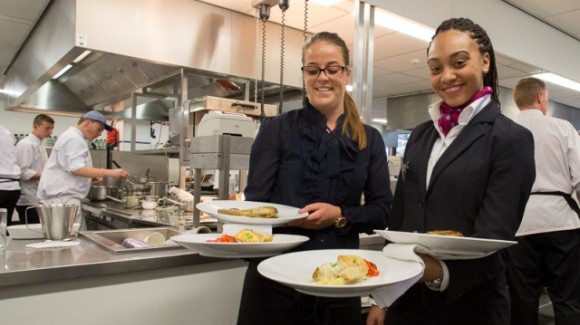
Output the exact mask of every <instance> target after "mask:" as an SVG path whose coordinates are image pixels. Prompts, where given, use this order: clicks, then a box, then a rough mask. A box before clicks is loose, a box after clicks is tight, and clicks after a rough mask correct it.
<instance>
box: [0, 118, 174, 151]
mask: <svg viewBox="0 0 580 325" xmlns="http://www.w3.org/2000/svg"><path fill="white" fill-rule="evenodd" d="M37 114H40V112H33V113H24V112H14V111H7V110H2V109H0V124H2V125H3V126H4V127H6V128H7V129H8V130H10V131H12V134H28V133H30V131H32V120H33V119H34V117H35V116H36V115H37ZM46 114H47V115H49V116H50V117H52V118H53V119H54V122H55V124H54V132H53V136H57V137H58V136H60V135H61V134H62V133H63V132H64V131H66V130H67V129H68V128H69V127H71V126H75V125H76V124H77V122H78V120H79V117H78V116H61V115H54V114H51V112H46ZM109 123H110V122H109ZM117 126H119V127H120V132H121V136H122V138H121V140H123V142H124V144H123V146H122V147H121V150H123V151H130V150H131V146H130V142H131V124H130V121H123V122H119V123H118V124H117ZM153 128H154V129H155V135H156V138H155V139H153V138H151V137H150V125H149V121H145V120H138V121H137V135H136V140H137V146H136V148H137V149H138V150H145V149H152V147H155V146H156V145H157V143H158V142H159V143H160V144H164V143H165V142H167V139H168V134H169V128H168V126H161V125H159V124H155V125H154V126H153ZM106 136H107V133H106V132H103V134H102V135H101V136H100V137H99V139H106Z"/></svg>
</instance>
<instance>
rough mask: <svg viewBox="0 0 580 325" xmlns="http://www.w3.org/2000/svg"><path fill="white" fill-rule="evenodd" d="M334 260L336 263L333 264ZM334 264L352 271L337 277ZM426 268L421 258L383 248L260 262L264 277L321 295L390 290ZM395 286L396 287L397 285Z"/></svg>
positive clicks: (294, 254) (323, 252) (314, 253)
mask: <svg viewBox="0 0 580 325" xmlns="http://www.w3.org/2000/svg"><path fill="white" fill-rule="evenodd" d="M331 261H336V262H333V263H329V262H331ZM334 264H344V265H345V266H344V267H345V269H348V270H349V271H348V272H344V271H343V272H338V273H341V275H340V277H343V278H342V279H339V280H336V277H335V275H334V273H335V271H334V270H335V267H336V266H335V265H334ZM422 271H423V266H422V265H421V264H420V263H419V262H417V261H407V260H399V259H395V258H391V257H388V256H385V255H384V254H383V252H381V251H371V250H362V249H319V250H310V251H301V252H292V253H285V254H282V255H278V256H274V257H270V258H268V259H266V260H264V261H262V262H260V264H259V265H258V272H260V274H261V275H263V276H264V277H266V278H268V279H270V280H273V281H276V282H280V283H282V284H284V285H287V286H289V287H291V288H294V289H296V290H298V291H300V292H303V293H307V294H309V295H314V296H321V297H356V296H366V295H369V294H370V293H371V292H372V291H373V290H375V289H377V288H385V289H386V290H390V289H388V288H387V287H389V286H391V285H395V284H398V283H400V282H402V281H407V280H410V279H412V278H414V277H416V276H419V275H420V274H421V272H422ZM313 273H314V274H313ZM327 274H330V276H328V278H327V279H328V281H327V280H324V278H325V277H326V275H327ZM317 279H319V280H321V281H322V282H323V283H324V284H323V283H321V282H319V281H318V280H317ZM392 288H393V289H396V288H397V285H395V286H393V287H392Z"/></svg>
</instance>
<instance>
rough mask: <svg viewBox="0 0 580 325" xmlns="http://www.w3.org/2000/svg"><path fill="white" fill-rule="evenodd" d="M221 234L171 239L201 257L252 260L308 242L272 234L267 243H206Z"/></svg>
mask: <svg viewBox="0 0 580 325" xmlns="http://www.w3.org/2000/svg"><path fill="white" fill-rule="evenodd" d="M221 235H222V234H218V233H211V234H183V235H177V236H174V237H171V240H173V241H174V242H176V243H178V244H180V245H181V246H183V247H185V248H188V249H191V250H194V251H196V252H198V253H199V254H200V255H203V256H210V257H228V258H253V257H266V256H272V255H277V254H279V253H282V252H284V251H287V250H289V249H292V248H294V247H296V246H298V245H300V244H301V243H303V242H305V241H307V240H308V237H306V236H299V235H285V234H274V235H273V238H272V241H271V242H268V243H214V242H207V241H208V240H210V239H211V240H214V239H216V238H218V237H220V236H221Z"/></svg>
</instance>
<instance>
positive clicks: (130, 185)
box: [125, 178, 151, 192]
mask: <svg viewBox="0 0 580 325" xmlns="http://www.w3.org/2000/svg"><path fill="white" fill-rule="evenodd" d="M125 189H126V190H127V192H130V191H139V192H149V191H150V190H151V185H149V184H147V183H142V182H135V181H131V180H129V179H128V178H125Z"/></svg>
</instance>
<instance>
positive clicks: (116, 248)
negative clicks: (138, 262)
mask: <svg viewBox="0 0 580 325" xmlns="http://www.w3.org/2000/svg"><path fill="white" fill-rule="evenodd" d="M153 232H158V233H160V234H162V235H163V236H165V239H166V240H169V239H170V238H171V237H173V236H177V235H180V234H181V233H180V232H178V231H177V230H175V229H171V228H134V229H116V230H96V231H80V232H79V234H80V235H81V236H83V237H85V238H86V239H88V240H89V241H92V242H94V243H95V244H97V245H98V246H101V248H104V249H105V250H107V251H109V252H111V253H113V254H117V253H135V252H152V251H160V250H168V249H182V248H183V246H180V245H178V244H176V243H174V242H172V241H168V242H166V243H165V244H164V245H161V246H147V247H135V248H127V247H125V246H123V241H124V240H125V239H127V238H133V239H136V240H139V241H144V239H145V237H147V236H148V235H149V234H151V233H153Z"/></svg>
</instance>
